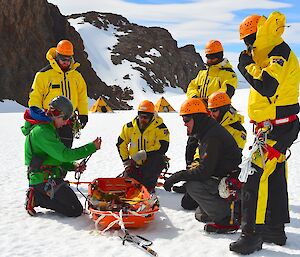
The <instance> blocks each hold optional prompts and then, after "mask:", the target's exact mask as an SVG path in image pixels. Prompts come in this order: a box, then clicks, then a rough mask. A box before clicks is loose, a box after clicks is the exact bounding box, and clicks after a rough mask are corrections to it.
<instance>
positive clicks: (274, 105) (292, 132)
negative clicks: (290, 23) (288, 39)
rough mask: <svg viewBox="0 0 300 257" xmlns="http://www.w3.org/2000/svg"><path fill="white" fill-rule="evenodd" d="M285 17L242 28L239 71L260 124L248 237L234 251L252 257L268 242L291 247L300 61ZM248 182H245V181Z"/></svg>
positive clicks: (248, 199) (255, 19) (254, 18)
mask: <svg viewBox="0 0 300 257" xmlns="http://www.w3.org/2000/svg"><path fill="white" fill-rule="evenodd" d="M284 28H285V16H284V15H283V14H282V13H280V12H273V13H271V14H270V15H269V17H268V18H266V17H264V16H260V15H250V16H248V17H246V18H245V19H244V20H243V21H242V22H241V24H240V39H241V40H243V41H244V43H245V45H246V47H247V50H244V51H242V52H241V54H240V57H239V64H238V69H239V70H240V72H241V73H242V75H243V76H244V77H245V79H246V80H247V81H248V83H249V84H250V85H251V88H250V94H249V102H248V115H249V117H250V119H251V121H252V122H253V124H254V131H255V141H254V144H253V146H252V149H254V150H253V151H252V152H251V157H252V158H251V159H250V162H251V163H250V164H251V172H250V173H249V172H248V171H247V169H242V172H241V174H244V171H245V172H246V173H245V174H246V175H247V176H248V175H249V176H248V177H245V178H246V179H244V180H245V181H243V182H246V183H245V184H244V186H243V193H242V206H243V208H242V224H243V227H242V234H241V236H240V238H239V239H238V240H237V241H236V242H233V243H231V244H230V246H229V248H230V250H231V251H234V252H236V253H240V254H250V253H252V252H254V251H257V250H261V249H262V244H263V242H267V243H274V244H277V245H285V243H286V239H287V237H286V234H285V223H289V222H290V216H289V207H288V192H287V180H286V179H287V158H288V157H287V156H286V152H287V151H288V149H289V147H290V146H291V145H292V144H293V142H294V141H295V140H296V139H297V136H298V133H299V119H298V117H297V114H298V113H299V102H298V97H299V82H300V68H299V60H298V59H297V56H296V55H295V54H294V53H293V51H292V50H291V48H290V47H289V46H288V44H287V43H285V42H284V41H283V39H282V37H281V35H282V33H283V32H284ZM243 177H244V176H243Z"/></svg>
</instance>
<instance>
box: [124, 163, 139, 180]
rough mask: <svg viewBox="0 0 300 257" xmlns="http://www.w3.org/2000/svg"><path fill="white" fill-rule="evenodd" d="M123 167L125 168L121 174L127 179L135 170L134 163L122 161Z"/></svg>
mask: <svg viewBox="0 0 300 257" xmlns="http://www.w3.org/2000/svg"><path fill="white" fill-rule="evenodd" d="M123 166H124V168H125V170H124V173H123V177H128V176H129V174H131V173H133V172H134V171H135V169H136V163H135V161H134V160H132V159H129V160H127V161H124V162H123Z"/></svg>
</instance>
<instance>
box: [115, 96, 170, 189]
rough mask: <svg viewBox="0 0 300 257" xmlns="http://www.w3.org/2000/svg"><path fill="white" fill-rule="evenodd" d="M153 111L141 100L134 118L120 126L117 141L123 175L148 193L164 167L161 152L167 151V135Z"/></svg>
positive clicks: (147, 102)
mask: <svg viewBox="0 0 300 257" xmlns="http://www.w3.org/2000/svg"><path fill="white" fill-rule="evenodd" d="M154 109H155V108H154V104H153V103H152V102H150V101H148V100H144V101H142V102H141V103H140V104H139V107H138V115H137V117H135V118H134V119H133V120H132V121H131V122H129V123H127V124H125V125H124V126H123V129H122V133H121V134H120V136H119V138H118V142H117V148H118V151H119V154H120V157H121V159H122V161H123V164H124V167H125V171H124V172H123V176H128V177H131V178H134V179H136V180H137V181H139V182H140V183H142V184H143V185H144V186H145V187H146V188H147V189H148V190H149V192H154V189H155V186H156V183H157V179H158V177H159V175H160V173H161V172H162V170H163V169H164V168H165V167H166V157H165V153H166V152H167V150H168V148H169V134H170V133H169V130H168V128H167V126H166V125H165V124H164V122H163V119H162V118H161V117H159V116H158V115H157V114H155V110H154ZM128 146H129V147H128Z"/></svg>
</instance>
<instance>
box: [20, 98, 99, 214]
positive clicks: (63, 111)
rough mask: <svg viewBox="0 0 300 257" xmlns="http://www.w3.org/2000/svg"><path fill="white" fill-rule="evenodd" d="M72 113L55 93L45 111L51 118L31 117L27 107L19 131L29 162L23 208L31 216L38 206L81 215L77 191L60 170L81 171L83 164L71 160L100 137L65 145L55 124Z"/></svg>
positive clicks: (95, 147) (68, 104) (96, 143)
mask: <svg viewBox="0 0 300 257" xmlns="http://www.w3.org/2000/svg"><path fill="white" fill-rule="evenodd" d="M72 113H73V106H72V103H71V102H70V100H69V99H68V98H66V97H64V96H57V97H55V98H54V99H53V100H52V101H51V102H50V104H49V109H48V111H47V113H46V115H47V116H48V117H49V118H50V119H51V122H47V121H38V120H34V119H32V117H31V116H30V113H29V111H28V110H26V112H25V114H24V118H25V120H26V122H25V125H24V126H23V127H22V132H23V134H24V135H25V136H26V140H25V164H26V165H27V166H28V170H27V177H28V180H29V189H28V190H27V195H26V203H25V209H26V210H27V212H28V214H29V215H31V216H34V215H35V214H36V211H35V210H34V207H37V206H40V207H43V208H47V209H51V210H54V211H56V212H59V213H61V214H63V215H65V216H68V217H77V216H80V215H81V213H82V211H83V207H82V205H81V203H80V201H79V200H78V198H77V196H76V194H75V193H74V192H73V190H72V189H71V188H70V187H69V185H68V184H67V183H66V182H64V180H63V179H62V175H63V170H76V171H79V172H83V171H84V170H85V168H86V166H85V164H77V163H75V162H73V161H75V160H79V159H82V158H85V157H88V156H89V155H91V154H92V153H94V152H96V151H97V150H99V149H100V146H101V138H96V139H95V140H94V141H93V142H91V143H89V144H86V145H84V146H82V147H78V148H75V149H70V148H68V147H66V146H65V145H64V144H63V143H62V141H61V139H60V138H59V135H58V134H57V128H60V127H61V126H64V125H65V124H66V123H67V122H68V120H69V118H70V117H71V115H72Z"/></svg>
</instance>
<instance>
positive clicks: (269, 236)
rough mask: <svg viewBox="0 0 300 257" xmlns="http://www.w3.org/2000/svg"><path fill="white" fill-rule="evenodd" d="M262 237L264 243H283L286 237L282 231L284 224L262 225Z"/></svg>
mask: <svg viewBox="0 0 300 257" xmlns="http://www.w3.org/2000/svg"><path fill="white" fill-rule="evenodd" d="M262 239H263V241H264V242H265V243H273V244H276V245H280V246H282V245H285V244H286V239H287V237H286V234H285V231H284V224H278V225H269V224H266V225H264V226H263V229H262Z"/></svg>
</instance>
